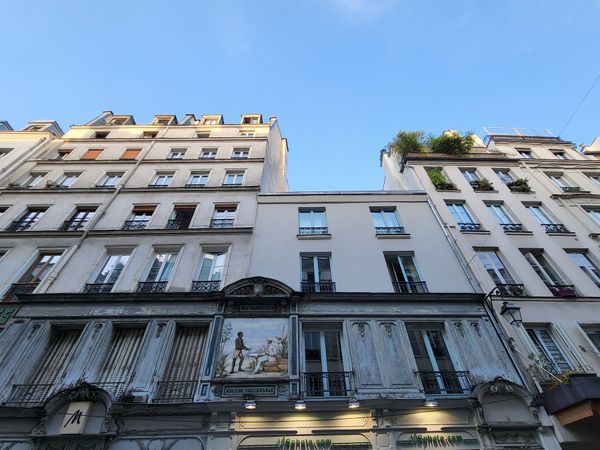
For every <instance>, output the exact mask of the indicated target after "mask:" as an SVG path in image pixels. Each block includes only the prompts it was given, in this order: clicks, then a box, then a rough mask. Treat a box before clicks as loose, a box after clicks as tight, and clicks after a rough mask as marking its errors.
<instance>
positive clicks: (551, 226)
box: [542, 223, 569, 233]
mask: <svg viewBox="0 0 600 450" xmlns="http://www.w3.org/2000/svg"><path fill="white" fill-rule="evenodd" d="M542 226H543V227H544V230H546V233H568V232H569V230H567V227H565V226H564V225H563V224H562V223H543V224H542Z"/></svg>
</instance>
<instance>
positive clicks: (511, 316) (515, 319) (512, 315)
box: [500, 302, 523, 326]
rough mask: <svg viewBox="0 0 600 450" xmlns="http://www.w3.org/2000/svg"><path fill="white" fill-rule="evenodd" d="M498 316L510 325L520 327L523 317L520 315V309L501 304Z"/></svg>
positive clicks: (506, 303) (509, 304)
mask: <svg viewBox="0 0 600 450" xmlns="http://www.w3.org/2000/svg"><path fill="white" fill-rule="evenodd" d="M500 315H501V316H502V317H504V319H506V321H507V322H508V323H510V324H511V325H517V326H518V325H522V324H523V316H522V315H521V307H520V306H517V305H513V304H512V303H508V302H503V303H502V308H501V309H500Z"/></svg>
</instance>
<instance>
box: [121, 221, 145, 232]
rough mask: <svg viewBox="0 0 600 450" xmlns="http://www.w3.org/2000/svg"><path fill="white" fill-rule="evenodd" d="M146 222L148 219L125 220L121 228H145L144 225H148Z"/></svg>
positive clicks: (128, 229)
mask: <svg viewBox="0 0 600 450" xmlns="http://www.w3.org/2000/svg"><path fill="white" fill-rule="evenodd" d="M148 222H150V221H149V220H126V221H125V222H124V223H123V227H122V228H121V229H122V230H127V231H136V230H143V229H144V228H146V226H148Z"/></svg>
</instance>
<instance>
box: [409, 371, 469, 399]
mask: <svg viewBox="0 0 600 450" xmlns="http://www.w3.org/2000/svg"><path fill="white" fill-rule="evenodd" d="M418 374H419V377H420V378H421V384H422V385H423V391H424V392H425V394H427V395H430V394H432V395H459V394H468V393H469V392H470V391H471V382H470V381H469V372H455V371H441V372H430V371H425V372H423V371H419V372H418Z"/></svg>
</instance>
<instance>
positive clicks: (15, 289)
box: [4, 282, 40, 300]
mask: <svg viewBox="0 0 600 450" xmlns="http://www.w3.org/2000/svg"><path fill="white" fill-rule="evenodd" d="M39 284H40V283H39V282H37V283H13V284H12V285H11V287H10V289H9V290H8V291H7V292H6V295H5V296H4V298H5V299H7V300H14V299H15V298H16V297H17V296H18V295H21V294H32V293H33V291H35V288H37V287H38V285H39Z"/></svg>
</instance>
